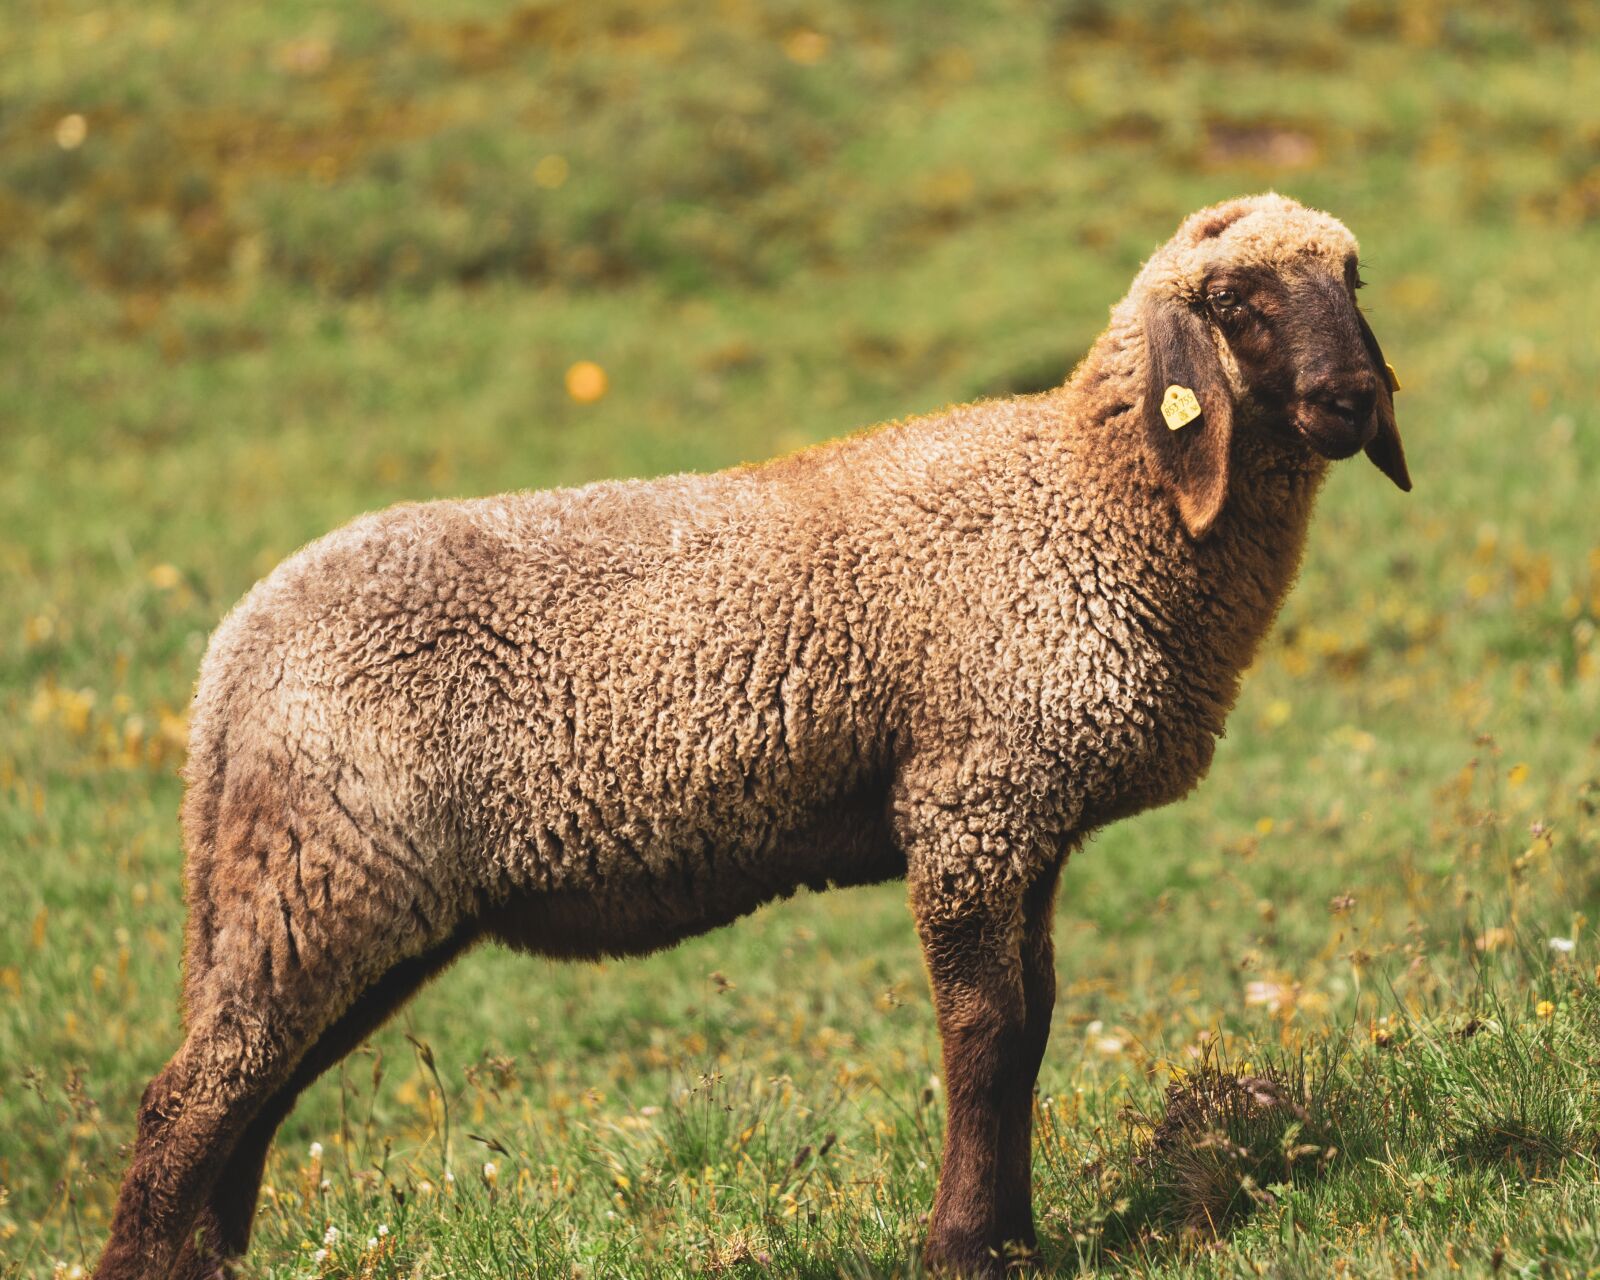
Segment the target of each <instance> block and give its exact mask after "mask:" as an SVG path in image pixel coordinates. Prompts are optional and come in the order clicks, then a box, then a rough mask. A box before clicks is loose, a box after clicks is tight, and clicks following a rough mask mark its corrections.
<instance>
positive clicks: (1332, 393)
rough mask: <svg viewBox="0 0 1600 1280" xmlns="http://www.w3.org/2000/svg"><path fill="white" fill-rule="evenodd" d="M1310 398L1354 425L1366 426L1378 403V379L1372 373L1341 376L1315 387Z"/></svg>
mask: <svg viewBox="0 0 1600 1280" xmlns="http://www.w3.org/2000/svg"><path fill="white" fill-rule="evenodd" d="M1307 398H1308V399H1311V400H1315V401H1316V402H1317V403H1318V404H1320V405H1322V406H1323V407H1324V408H1326V409H1330V410H1332V411H1333V412H1334V413H1336V414H1338V415H1339V416H1340V417H1341V418H1343V419H1344V420H1345V421H1346V422H1348V423H1349V424H1350V425H1351V426H1353V427H1360V426H1364V425H1365V424H1366V422H1367V420H1368V419H1369V418H1371V417H1372V410H1373V409H1374V408H1375V407H1376V406H1377V403H1378V383H1377V379H1375V378H1373V377H1372V376H1371V375H1370V374H1360V375H1358V376H1355V377H1348V378H1340V379H1339V380H1338V381H1336V382H1330V383H1327V384H1324V385H1323V386H1321V387H1317V388H1315V389H1314V390H1313V391H1312V392H1311V394H1310V396H1308V397H1307Z"/></svg>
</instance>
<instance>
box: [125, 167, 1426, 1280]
mask: <svg viewBox="0 0 1600 1280" xmlns="http://www.w3.org/2000/svg"><path fill="white" fill-rule="evenodd" d="M1356 264H1357V246H1356V241H1355V239H1354V238H1353V237H1352V236H1351V234H1350V233H1349V232H1348V231H1347V230H1346V229H1345V227H1344V226H1343V225H1342V224H1341V223H1339V222H1338V221H1336V220H1335V219H1334V218H1332V217H1330V216H1329V215H1327V214H1324V213H1320V212H1317V211H1314V210H1311V209H1308V208H1305V207H1303V206H1301V205H1300V204H1297V203H1296V202H1294V201H1292V200H1290V199H1287V198H1285V197H1282V196H1278V195H1274V194H1268V195H1263V196H1255V197H1249V198H1243V199H1237V200H1233V201H1230V202H1227V203H1224V204H1219V205H1216V206H1213V207H1211V208H1207V209H1202V210H1201V211H1199V212H1198V213H1195V214H1193V215H1192V216H1190V217H1189V218H1188V219H1187V220H1186V221H1184V222H1183V224H1182V225H1181V226H1180V228H1179V229H1178V232H1177V234H1176V235H1175V236H1174V237H1173V239H1172V240H1171V241H1169V242H1168V243H1167V244H1166V245H1165V246H1164V247H1162V248H1161V249H1159V250H1158V251H1157V252H1156V253H1155V254H1154V256H1152V257H1151V258H1150V259H1149V261H1148V262H1147V263H1146V264H1145V266H1144V267H1143V269H1142V270H1141V271H1140V272H1139V274H1138V276H1137V277H1136V278H1135V280H1134V282H1133V285H1132V287H1131V289H1130V290H1129V292H1128V294H1127V296H1126V297H1124V298H1123V299H1122V301H1121V302H1119V303H1118V304H1117V305H1116V306H1115V307H1114V308H1113V309H1112V312H1111V318H1110V323H1109V326H1108V327H1107V329H1106V330H1105V332H1104V333H1103V334H1102V335H1101V336H1100V338H1099V339H1098V340H1097V341H1096V342H1095V343H1094V345H1093V347H1092V349H1091V350H1090V351H1089V353H1088V354H1087V356H1086V357H1085V358H1084V359H1083V361H1082V362H1081V363H1080V364H1079V366H1078V367H1077V369H1076V370H1075V372H1074V373H1073V374H1072V376H1071V378H1070V380H1069V381H1068V382H1067V383H1066V384H1065V385H1064V386H1062V387H1059V388H1057V389H1055V390H1052V391H1049V392H1046V393H1044V394H1041V395H1036V396H1029V397H1022V398H1016V399H1010V400H999V401H986V402H982V403H978V404H972V405H965V406H959V407H954V408H950V409H947V410H945V411H943V412H940V413H936V414H934V415H932V416H929V417H923V418H918V419H914V420H910V421H905V422H901V423H897V424H892V425H888V426H885V427H881V428H879V429H877V430H876V431H873V432H870V433H867V434H865V435H860V436H855V437H851V438H848V439H844V440H841V441H837V442H834V443H831V444H826V445H822V446H819V447H817V448H814V449H810V450H807V451H803V452H800V453H798V454H795V455H791V456H789V457H787V458H784V459H781V460H779V461H776V462H772V463H768V464H764V465H758V466H743V467H737V468H734V469H733V470H730V471H724V472H720V473H717V474H712V475H687V476H674V477H669V478H665V479H658V480H653V481H645V482H629V483H616V482H612V483H601V484H594V485H591V486H589V487H587V488H582V489H576V490H557V491H550V492H539V493H516V494H509V495H505V496H501V497H494V498H488V499H483V500H478V501H447V502H433V503H426V504H420V505H408V506H400V507H396V508H392V509H390V510H387V511H383V512H380V513H377V514H373V515H368V516H365V517H362V518H361V519H358V520H356V521H355V522H354V523H352V524H350V525H348V526H346V527H345V528H343V529H341V530H339V531H337V532H335V533H332V534H330V535H328V536H327V537H325V538H323V539H322V540H320V541H318V542H315V543H313V544H311V545H310V546H308V547H306V548H305V549H303V550H302V551H300V552H299V553H297V554H296V555H294V556H293V557H291V558H290V559H289V560H287V561H286V562H285V563H283V564H282V565H281V566H280V567H279V568H278V569H277V570H276V571H275V572H273V573H272V574H271V575H270V576H269V577H268V578H267V579H265V580H264V581H263V582H261V583H260V584H258V585H257V586H256V587H255V588H254V589H253V590H252V591H251V592H250V593H249V594H248V595H247V596H246V597H245V598H244V600H243V601H242V602H241V603H240V604H239V605H238V606H237V607H236V608H235V609H234V610H233V611H232V613H230V614H229V615H228V617H227V618H226V619H225V620H224V621H223V623H222V624H221V625H220V627H219V628H218V630H217V632H216V634H215V636H214V637H213V639H212V642H211V645H210V647H209V650H208V652H207V654H206V657H205V659H204V662H203V665H202V668H201V672H200V678H199V682H198V686H197V691H196V694H195V699H194V704H193V709H192V727H191V739H190V751H189V756H188V762H187V765H186V767H185V771H184V772H185V779H186V782H187V787H186V793H185V798H184V801H183V810H182V825H183V835H184V843H185V847H186V851H187V862H186V872H187V891H188V904H189V915H188V924H187V936H186V940H185V953H186V966H185V977H184V1004H185V1010H186V1027H187V1033H186V1037H185V1039H184V1041H183V1044H182V1046H181V1047H180V1048H179V1049H178V1051H177V1053H176V1055H175V1056H174V1057H173V1058H172V1059H171V1061H170V1062H169V1063H168V1064H167V1066H166V1067H165V1068H164V1069H163V1070H162V1071H161V1072H160V1073H159V1074H158V1075H157V1076H156V1077H155V1079H154V1080H153V1081H151V1083H150V1085H149V1087H148V1089H147V1090H146V1091H145V1094H144V1096H143V1100H142V1103H141V1105H140V1108H139V1114H138V1138H137V1143H136V1146H135V1148H134V1151H133V1154H132V1157H131V1162H130V1165H129V1168H128V1171H127V1174H126V1178H125V1181H124V1183H123V1186H122V1191H121V1194H120V1198H119V1201H118V1205H117V1209H116V1215H115V1220H114V1223H113V1227H112V1232H111V1237H110V1241H109V1244H108V1245H107V1247H106V1250H105V1252H104V1254H103V1256H102V1258H101V1261H100V1264H99V1268H98V1270H97V1272H96V1275H97V1276H99V1277H101V1280H125V1278H128V1277H157V1276H169V1275H177V1276H181V1277H194V1276H212V1275H218V1274H226V1273H227V1271H228V1270H229V1266H230V1262H231V1260H232V1259H235V1258H237V1257H238V1256H240V1255H241V1254H242V1253H243V1251H244V1249H245V1247H246V1244H247V1242H248V1239H249V1235H250V1226H251V1218H252V1215H253V1213H254V1206H255V1200H256V1195H257V1191H258V1188H259V1185H260V1181H261V1173H262V1165H263V1162H264V1160H265V1157H266V1154H267V1150H268V1145H269V1143H270V1142H271V1139H272V1136H273V1133H274V1131H275V1129H276V1128H277V1126H278V1124H279V1122H280V1121H281V1120H282V1119H283V1118H284V1116H285V1115H286V1114H287V1113H288V1111H289V1109H290V1108H291V1106H292V1105H293V1103H294V1100H295V1098H296V1096H297V1095H298V1094H299V1093H300V1092H301V1091H302V1090H303V1089H304V1088H305V1087H306V1086H307V1085H308V1084H310V1083H311V1082H312V1081H313V1080H314V1079H316V1078H317V1076H318V1075H319V1074H320V1073H321V1072H323V1071H324V1070H326V1069H327V1068H328V1067H329V1066H330V1065H332V1064H334V1063H336V1062H337V1061H338V1060H339V1059H340V1058H341V1057H342V1056H343V1055H345V1054H346V1053H347V1052H349V1051H350V1050H351V1049H352V1048H353V1047H355V1046H356V1045H358V1044H359V1043H360V1042H361V1041H362V1040H363V1039H364V1038H365V1037H366V1036H367V1035H368V1034H369V1033H370V1032H371V1031H372V1030H373V1029H374V1028H376V1027H377V1026H379V1025H380V1024H381V1023H382V1022H383V1021H384V1020H385V1019H386V1018H387V1017H388V1016H389V1015H390V1014H391V1013H392V1012H393V1011H394V1010H395V1009H396V1007H397V1006H399V1005H400V1004H401V1003H403V1002H404V1001H405V1000H406V999H407V998H408V997H410V996H411V994H412V993H413V992H414V991H415V990H416V989H417V988H418V987H419V986H420V985H421V984H422V983H423V982H425V981H426V980H427V979H429V978H430V977H431V976H433V975H434V974H435V973H437V972H438V971H439V970H441V969H442V968H443V967H444V966H445V965H446V964H448V963H449V962H450V961H451V960H452V959H453V958H454V957H456V956H458V955H459V954H460V953H461V952H462V951H463V950H465V949H466V948H468V947H469V946H471V945H472V944H473V943H474V942H477V941H479V940H481V939H486V938H489V939H499V940H501V941H503V942H505V943H508V944H510V945H511V946H513V947H516V948H520V949H523V950H526V951H529V952H535V953H540V954H544V955H549V956H557V957H597V956H602V955H617V956H621V955H631V954H638V953H642V952H646V951H650V950H652V949H654V948H659V947H665V946H669V945H671V944H673V943H674V942H676V941H678V940H679V939H681V938H684V937H687V936H689V935H691V934H695V933H699V932H702V931H704V930H707V929H711V928H715V927H717V926H719V925H722V924H724V923H727V922H729V921H731V920H734V919H735V918H736V917H738V916H740V915H742V914H744V913H746V912H748V911H750V910H752V909H753V908H754V907H756V906H757V905H758V904H760V903H763V902H766V901H768V900H771V899H774V898H781V897H784V896H786V895H789V894H792V893H794V892H795V891H797V889H799V888H800V887H802V886H805V887H809V888H811V889H813V890H822V889H824V888H828V887H831V886H839V885H856V884H866V883H872V882H879V881H884V880H888V879H892V878H896V877H904V878H905V880H906V881H907V884H908V896H909V899H910V903H911V907H912V913H913V916H914V920H915V926H916V929H917V931H918V933H919V935H920V939H921V942H922V946H923V953H924V957H925V961H926V966H927V970H928V975H929V980H930V983H931V987H932V993H933V1000H934V1009H935V1015H936V1021H937V1025H938V1030H939V1034H940V1036H941V1038H942V1042H943V1062H944V1078H945V1081H946V1090H947V1102H948V1124H947V1131H946V1134H945V1140H944V1155H943V1163H942V1168H941V1172H940V1177H939V1183H938V1190H937V1193H936V1197H935V1203H934V1206H933V1211H932V1214H931V1217H930V1220H929V1225H928V1237H927V1243H926V1256H927V1259H928V1261H929V1264H930V1265H931V1266H932V1267H934V1268H935V1269H939V1270H946V1271H954V1272H960V1273H961V1274H968V1275H981V1276H989V1277H992V1276H998V1275H1000V1274H1001V1273H1002V1272H1003V1271H1004V1270H1005V1269H1006V1266H1007V1265H1008V1264H1007V1259H1008V1258H1014V1257H1016V1256H1017V1255H1019V1254H1021V1255H1023V1256H1026V1255H1027V1254H1028V1253H1030V1252H1031V1251H1033V1250H1034V1249H1035V1248H1036V1244H1037V1241H1036V1236H1035V1230H1034V1223H1033V1210H1032V1203H1031V1187H1030V1179H1031V1169H1030V1165H1031V1128H1030V1126H1031V1093H1032V1089H1033V1085H1034V1081H1035V1078H1036V1076H1037V1073H1038V1070H1039V1065H1040V1060H1041V1058H1042V1055H1043V1053H1044V1050H1045V1044H1046V1040H1047V1038H1048V1035H1049V1028H1050V1018H1051V1012H1052V1007H1053V1005H1054V1000H1055V977H1054V965H1053V954H1052V943H1051V928H1050V926H1051V918H1052V914H1053V910H1054V900H1055V892H1056V883H1057V879H1058V875H1059V872H1060V869H1061V867H1062V865H1063V864H1064V862H1065V861H1066V859H1067V857H1068V855H1069V854H1070V853H1071V852H1072V851H1074V850H1075V849H1077V848H1078V847H1079V846H1080V845H1081V844H1082V842H1083V841H1084V839H1085V838H1086V837H1087V836H1088V835H1089V834H1090V833H1092V832H1093V831H1095V830H1096V829H1097V828H1099V827H1102V826H1104V825H1105V824H1106V823H1109V822H1112V821H1114V820H1116V819H1118V818H1122V817H1125V816H1128V815H1131V814H1134V813H1137V812H1139V811H1141V810H1144V809H1148V808H1150V807H1152V806H1155V805H1160V804H1165V803H1168V802H1170V801H1173V800H1175V799H1177V798H1179V797H1181V796H1183V795H1184V794H1185V793H1187V792H1188V791H1189V790H1190V789H1191V788H1193V787H1194V786H1195V784H1196V783H1197V782H1198V780H1199V779H1200V778H1201V777H1202V776H1203V775H1204V773H1205V772H1206V770H1207V768H1208V766H1209V764H1210V760H1211V756H1212V749H1213V745H1214V742H1215V740H1216V738H1217V737H1218V736H1219V735H1220V734H1221V732H1222V730H1223V722H1224V719H1225V717H1226V715H1227V712H1228V711H1229V709H1230V707H1231V706H1232V704H1233V702H1234V700H1235V697H1236V695H1237V692H1238V688H1239V680H1240V675H1241V673H1242V671H1243V670H1244V669H1245V667H1246V666H1247V664H1248V663H1249V662H1250V660H1251V656H1252V654H1253V653H1254V652H1255V649H1256V647H1257V645H1258V643H1259V642H1260V640H1261V638H1262V636H1263V634H1264V633H1265V631H1266V629H1267V628H1268V626H1269V625H1270V623H1271V620H1272V618H1273V616H1274V614H1275V612H1276V611H1277V609H1278V607H1279V604H1280V602H1281V601H1282V598H1283V596H1284V594H1285V592H1286V590H1287V588H1288V587H1289V585H1290V582H1291V580H1292V578H1293V577H1294V574H1295V572H1296V569H1297V566H1298V564H1299V561H1300V557H1301V551H1302V547H1303V545H1304V540H1305V534H1306V529H1307V524H1308V521H1309V518H1310V514H1311V509H1312V502H1313V499H1314V497H1315V495H1316V492H1317V490H1318V487H1319V485H1320V483H1321V481H1322V479H1323V477H1324V475H1325V473H1326V471H1327V470H1328V466H1329V462H1330V461H1331V460H1335V459H1340V458H1345V457H1348V456H1350V455H1352V454H1354V453H1355V452H1356V451H1358V450H1361V449H1363V448H1364V449H1365V451H1366V453H1367V455H1368V456H1369V458H1370V459H1371V460H1372V461H1373V462H1374V463H1375V464H1376V465H1377V466H1378V468H1379V469H1381V470H1382V471H1383V472H1384V473H1385V474H1386V475H1387V476H1389V478H1390V479H1391V480H1393V481H1394V482H1395V483H1396V484H1397V485H1398V486H1399V487H1400V488H1402V489H1409V488H1410V477H1409V474H1408V472H1407V468H1406V462H1405V455H1404V452H1403V449H1402V447H1401V442H1400V437H1399V434H1398V431H1397V429H1396V425H1395V416H1394V402H1393V397H1392V385H1391V382H1390V380H1389V379H1386V378H1385V376H1384V373H1385V370H1386V369H1387V366H1386V364H1385V362H1384V359H1383V355H1382V352H1381V351H1380V349H1379V347H1378V343H1377V340H1376V338H1375V337H1374V336H1373V333H1372V330H1371V329H1370V327H1369V326H1368V325H1367V322H1366V321H1365V319H1364V318H1363V317H1362V315H1361V312H1360V310H1359V309H1358V307H1357V305H1356V301H1355V294H1354V289H1355V288H1356V287H1357V286H1358V284H1359V281H1358V280H1357V278H1356ZM1390 377H1391V378H1392V371H1390Z"/></svg>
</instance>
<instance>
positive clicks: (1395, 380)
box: [1383, 361, 1400, 391]
mask: <svg viewBox="0 0 1600 1280" xmlns="http://www.w3.org/2000/svg"><path fill="white" fill-rule="evenodd" d="M1383 371H1384V372H1385V373H1386V374H1388V375H1389V390H1390V391H1398V390H1400V375H1399V374H1398V373H1396V372H1395V371H1394V366H1393V365H1392V364H1390V363H1389V362H1388V361H1385V362H1384V365H1383Z"/></svg>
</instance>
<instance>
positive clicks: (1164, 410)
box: [1161, 383, 1200, 431]
mask: <svg viewBox="0 0 1600 1280" xmlns="http://www.w3.org/2000/svg"><path fill="white" fill-rule="evenodd" d="M1161 416H1162V417H1163V418H1165V419H1166V422H1167V430H1168V431H1176V430H1177V429H1178V428H1179V427H1186V426H1188V425H1189V424H1190V423H1191V422H1193V421H1194V420H1195V419H1196V418H1198V417H1199V416H1200V401H1199V399H1198V398H1197V397H1196V396H1195V393H1194V392H1193V391H1191V390H1189V388H1188V387H1180V386H1178V384H1177V383H1173V384H1172V386H1170V387H1168V388H1167V393H1166V394H1165V395H1164V396H1162V397H1161Z"/></svg>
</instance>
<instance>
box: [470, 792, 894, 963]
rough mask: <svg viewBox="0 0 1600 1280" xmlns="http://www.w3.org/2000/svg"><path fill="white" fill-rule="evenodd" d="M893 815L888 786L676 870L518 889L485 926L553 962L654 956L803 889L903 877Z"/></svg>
mask: <svg viewBox="0 0 1600 1280" xmlns="http://www.w3.org/2000/svg"><path fill="white" fill-rule="evenodd" d="M887 812H888V803H887V796H886V792H885V789H884V788H882V787H877V786H867V787H863V788H861V789H859V790H858V791H857V792H855V793H854V794H851V795H848V796H845V797H843V798H840V799H838V800H836V801H834V802H832V803H830V804H827V805H825V806H823V807H822V809H821V810H820V811H819V812H818V813H817V814H816V815H815V817H814V818H813V819H812V820H811V821H810V822H809V823H808V824H806V825H804V826H802V827H800V828H798V829H796V830H792V831H789V832H785V833H782V834H778V835H771V836H769V837H768V838H767V839H765V840H764V841H762V842H761V846H760V847H758V848H750V847H744V848H739V847H722V848H717V847H715V846H714V844H713V843H711V842H705V843H699V844H698V845H697V847H695V848H694V849H693V850H692V852H691V853H690V854H689V856H685V857H683V858H675V859H663V860H661V862H662V864H664V865H670V866H671V868H672V869H671V870H670V871H668V870H665V869H663V870H660V871H652V870H651V869H650V868H649V867H648V866H646V865H644V864H634V865H633V866H632V867H631V868H629V867H622V868H617V869H614V870H613V872H612V873H611V874H610V875H607V876H605V877H603V878H601V879H598V880H597V881H595V882H594V883H591V884H587V885H583V886H581V887H572V888H552V889H545V890H542V891H539V890H535V891H527V890H518V891H513V892H512V893H511V894H510V895H509V896H508V897H507V898H506V900H505V901H503V902H501V903H499V904H497V905H496V906H495V907H493V908H492V909H490V910H489V911H488V912H487V913H486V914H485V917H484V923H485V927H486V930H487V932H488V933H489V934H490V935H491V936H493V937H495V938H498V939H499V940H500V941H501V942H503V943H505V944H506V945H508V946H511V947H514V948H515V949H517V950H520V951H528V952H533V953H535V954H539V955H546V956H552V957H556V958H575V959H597V958H599V957H601V956H607V955H611V956H624V955H642V954H644V953H647V952H650V951H656V950H659V949H660V948H663V947H669V946H672V945H673V944H675V943H677V942H680V941H682V940H683V939H685V938H689V937H693V936H694V935H696V934H700V933H705V932H707V931H709V930H711V929H715V928H718V927H720V926H722V925H725V924H728V923H730V922H732V921H734V920H736V919H738V918H739V917H740V916H743V915H746V914H748V913H749V912H751V911H753V910H755V909H756V908H757V907H760V906H761V905H763V904H764V903H767V902H770V901H772V900H774V899H781V898H787V897H790V896H792V895H793V894H794V893H796V892H797V891H799V890H800V889H810V890H812V891H814V892H821V891H823V890H825V889H830V888H840V887H848V886H853V885H863V884H876V883H879V882H881V881H884V880H890V879H894V878H897V877H899V876H903V875H904V874H905V860H904V858H903V857H902V856H901V855H900V854H899V852H898V851H897V849H896V848H895V845H894V842H893V841H892V840H891V838H890V833H889V828H888V822H887ZM652 861H655V860H652Z"/></svg>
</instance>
